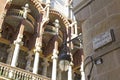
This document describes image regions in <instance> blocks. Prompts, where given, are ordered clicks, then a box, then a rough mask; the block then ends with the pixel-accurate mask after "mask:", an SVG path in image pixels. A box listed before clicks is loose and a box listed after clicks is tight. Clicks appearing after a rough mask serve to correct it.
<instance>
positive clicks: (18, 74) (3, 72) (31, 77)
mask: <svg viewBox="0 0 120 80" xmlns="http://www.w3.org/2000/svg"><path fill="white" fill-rule="evenodd" d="M0 76H1V77H4V78H7V79H10V80H11V79H12V80H50V78H47V77H45V76H42V75H38V74H33V73H32V72H28V71H26V70H23V69H20V68H17V67H11V66H10V65H8V64H4V63H1V62H0Z"/></svg>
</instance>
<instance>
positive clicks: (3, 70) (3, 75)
mask: <svg viewBox="0 0 120 80" xmlns="http://www.w3.org/2000/svg"><path fill="white" fill-rule="evenodd" d="M3 76H5V67H4V68H3Z"/></svg>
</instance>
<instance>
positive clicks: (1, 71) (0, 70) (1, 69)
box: [0, 66, 3, 75]
mask: <svg viewBox="0 0 120 80" xmlns="http://www.w3.org/2000/svg"><path fill="white" fill-rule="evenodd" d="M2 73H3V67H2V66H1V67H0V75H2Z"/></svg>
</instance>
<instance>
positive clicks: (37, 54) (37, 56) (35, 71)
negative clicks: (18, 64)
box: [33, 38, 42, 74]
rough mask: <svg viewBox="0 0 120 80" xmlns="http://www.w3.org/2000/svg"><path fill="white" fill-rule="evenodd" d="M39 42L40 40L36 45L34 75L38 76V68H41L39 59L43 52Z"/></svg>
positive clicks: (37, 40)
mask: <svg viewBox="0 0 120 80" xmlns="http://www.w3.org/2000/svg"><path fill="white" fill-rule="evenodd" d="M40 43H41V42H39V38H37V39H36V44H35V48H36V49H35V50H34V52H35V58H34V65H33V73H34V74H37V73H38V67H39V57H40V52H42V50H41V46H40Z"/></svg>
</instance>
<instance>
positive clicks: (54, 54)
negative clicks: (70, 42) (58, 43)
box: [52, 49, 59, 59]
mask: <svg viewBox="0 0 120 80" xmlns="http://www.w3.org/2000/svg"><path fill="white" fill-rule="evenodd" d="M58 53H59V51H58V50H56V49H54V50H53V56H52V59H57V58H58Z"/></svg>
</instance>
